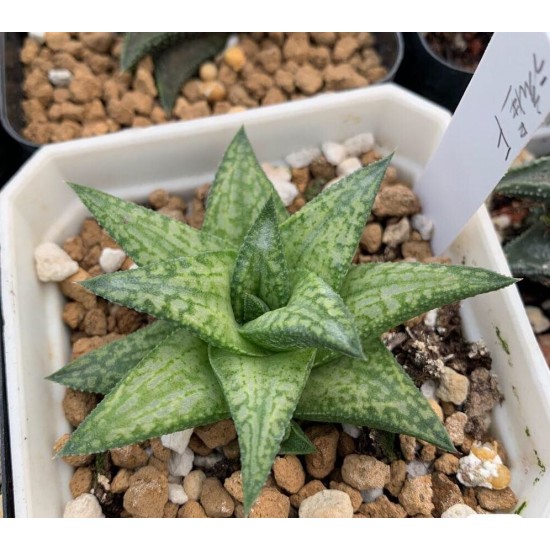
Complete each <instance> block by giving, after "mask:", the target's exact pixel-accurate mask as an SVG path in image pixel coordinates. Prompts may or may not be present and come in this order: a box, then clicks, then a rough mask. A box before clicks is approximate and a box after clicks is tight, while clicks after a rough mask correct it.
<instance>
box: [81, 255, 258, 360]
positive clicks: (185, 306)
mask: <svg viewBox="0 0 550 550" xmlns="http://www.w3.org/2000/svg"><path fill="white" fill-rule="evenodd" d="M235 256H236V254H235V253H234V252H231V251H226V252H206V253H204V254H197V255H196V256H186V257H183V258H177V259H175V260H168V261H165V262H160V263H155V264H149V265H147V266H145V267H140V268H137V269H130V270H128V271H122V272H118V273H110V274H108V275H101V276H99V277H95V278H93V279H88V280H87V281H84V282H83V283H82V285H83V286H84V287H85V288H87V289H88V290H90V291H92V292H94V293H95V294H97V295H98V296H101V297H103V298H105V299H106V300H110V301H111V302H115V303H117V304H122V305H124V306H126V307H130V308H133V309H135V310H137V311H141V312H145V313H148V314H149V315H152V316H154V317H157V318H158V319H163V320H165V321H173V322H175V323H178V324H179V325H181V326H182V327H185V328H187V330H189V331H191V332H193V333H194V334H196V335H198V336H199V337H200V338H202V339H203V340H204V341H205V342H208V343H209V344H213V345H215V346H219V347H222V348H227V349H229V350H233V351H235V352H238V353H244V354H252V355H265V354H266V353H267V352H266V350H263V349H261V348H260V347H259V346H257V345H255V344H253V343H252V342H251V341H249V340H247V339H246V338H244V337H243V336H242V335H241V334H240V332H239V327H238V325H237V323H236V321H235V317H234V316H233V310H232V309H231V299H230V280H231V273H232V271H233V266H234V265H235Z"/></svg>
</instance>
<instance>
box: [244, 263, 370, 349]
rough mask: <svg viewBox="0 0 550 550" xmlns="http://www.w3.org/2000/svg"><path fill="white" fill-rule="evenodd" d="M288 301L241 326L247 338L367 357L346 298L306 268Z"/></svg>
mask: <svg viewBox="0 0 550 550" xmlns="http://www.w3.org/2000/svg"><path fill="white" fill-rule="evenodd" d="M296 278H297V283H296V285H295V287H294V289H293V291H292V296H291V298H290V300H289V302H288V304H287V305H286V306H285V307H283V308H280V309H276V310H275V311H268V312H267V313H265V314H264V315H262V316H261V317H258V318H257V319H254V320H253V321H250V322H248V323H246V324H245V325H243V326H242V327H240V329H239V331H240V332H241V334H244V335H245V336H246V337H247V338H249V339H250V340H252V341H253V342H255V343H257V344H258V345H260V346H263V347H265V348H267V349H272V350H275V351H281V350H289V349H299V348H308V347H311V348H326V349H332V350H334V351H338V352H340V353H344V354H346V355H350V356H352V357H363V353H362V351H361V342H360V340H359V333H358V331H357V329H356V327H355V323H354V319H353V316H352V315H351V314H350V312H349V310H348V308H347V307H346V306H345V304H344V302H343V301H342V298H340V296H338V294H336V292H334V290H332V288H330V286H329V285H327V283H325V281H323V279H321V278H320V277H318V276H317V275H315V273H311V272H308V271H305V270H302V271H300V272H298V275H297V276H296Z"/></svg>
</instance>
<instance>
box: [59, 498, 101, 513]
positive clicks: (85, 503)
mask: <svg viewBox="0 0 550 550" xmlns="http://www.w3.org/2000/svg"><path fill="white" fill-rule="evenodd" d="M63 517H64V518H104V517H105V516H104V515H103V512H102V511H101V506H100V505H99V502H98V500H97V498H96V497H95V496H94V495H91V494H90V493H84V494H83V495H80V496H79V497H78V498H75V499H74V500H71V501H69V502H67V505H66V506H65V511H64V512H63Z"/></svg>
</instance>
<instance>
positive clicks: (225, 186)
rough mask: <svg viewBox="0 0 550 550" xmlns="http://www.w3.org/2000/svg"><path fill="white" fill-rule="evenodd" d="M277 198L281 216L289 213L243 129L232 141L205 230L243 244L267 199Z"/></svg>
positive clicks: (209, 205) (209, 206) (217, 179)
mask: <svg viewBox="0 0 550 550" xmlns="http://www.w3.org/2000/svg"><path fill="white" fill-rule="evenodd" d="M269 198H273V203H274V206H275V211H276V213H277V219H278V220H279V222H283V221H284V220H285V219H287V218H288V212H287V211H286V208H285V206H284V204H283V202H282V201H281V199H280V197H279V195H278V194H277V191H276V190H275V188H274V187H273V184H272V183H271V182H270V181H269V179H268V177H267V176H266V175H265V173H264V171H263V170H262V167H261V166H260V164H259V163H258V160H257V159H256V155H255V154H254V151H253V150H252V146H251V145H250V141H249V140H248V137H247V135H246V132H245V131H244V128H241V129H240V130H239V131H238V132H237V134H236V136H235V137H234V138H233V140H232V141H231V143H230V145H229V147H228V148H227V151H226V152H225V155H224V157H223V160H222V162H221V164H220V167H219V168H218V171H217V173H216V177H215V179H214V183H213V184H212V189H211V190H210V194H209V196H208V202H207V208H206V214H205V217H204V223H203V225H202V231H204V232H206V233H210V234H212V235H216V236H218V237H220V238H221V239H223V240H225V241H228V242H230V243H232V244H233V246H236V247H239V246H240V245H241V244H242V242H243V238H244V236H245V235H246V234H247V232H248V230H249V229H250V226H251V225H252V222H253V221H254V220H255V219H256V218H257V217H258V214H259V213H260V210H261V209H262V208H263V207H264V205H265V203H266V201H267V200H268V199H269Z"/></svg>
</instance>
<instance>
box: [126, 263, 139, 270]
mask: <svg viewBox="0 0 550 550" xmlns="http://www.w3.org/2000/svg"><path fill="white" fill-rule="evenodd" d="M137 268H138V266H137V264H136V263H135V262H132V263H131V264H130V267H129V268H128V269H137Z"/></svg>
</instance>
